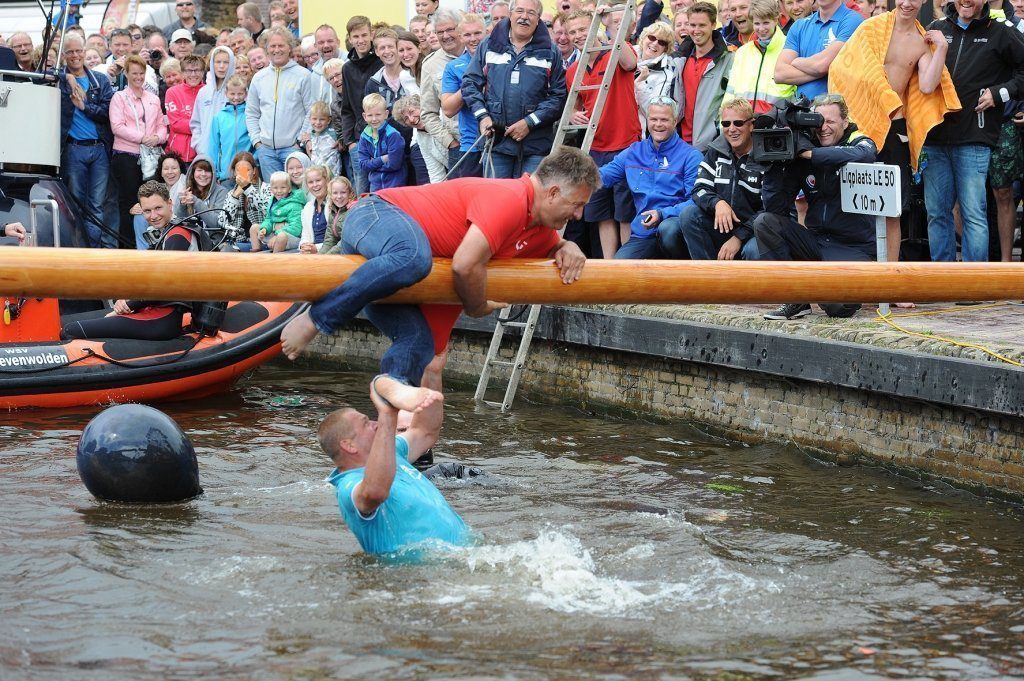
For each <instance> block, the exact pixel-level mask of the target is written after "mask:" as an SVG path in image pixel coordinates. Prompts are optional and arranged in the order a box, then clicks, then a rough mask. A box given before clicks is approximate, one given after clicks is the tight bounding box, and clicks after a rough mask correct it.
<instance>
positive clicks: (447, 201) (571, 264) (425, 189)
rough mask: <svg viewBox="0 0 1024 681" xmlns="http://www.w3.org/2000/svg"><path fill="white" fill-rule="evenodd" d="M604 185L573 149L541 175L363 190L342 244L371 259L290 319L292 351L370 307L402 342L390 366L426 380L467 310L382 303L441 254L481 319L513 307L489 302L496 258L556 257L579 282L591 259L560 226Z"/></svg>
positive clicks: (391, 351) (543, 167)
mask: <svg viewBox="0 0 1024 681" xmlns="http://www.w3.org/2000/svg"><path fill="white" fill-rule="evenodd" d="M600 186H601V176H600V174H599V173H598V171H597V166H595V165H594V162H593V161H592V160H591V159H590V157H588V156H587V155H586V154H584V153H583V152H582V151H580V150H579V149H573V148H571V147H564V146H563V147H558V148H557V149H555V150H554V151H552V152H551V154H550V155H549V156H547V157H546V158H545V159H544V160H543V161H541V163H540V165H539V166H538V167H537V170H536V172H534V174H533V175H524V176H523V177H521V178H519V179H515V180H495V179H484V178H476V177H473V178H462V179H458V180H449V181H447V182H440V183H437V184H430V185H422V186H418V187H400V188H394V189H384V190H381V191H379V192H376V193H375V194H371V195H369V196H365V197H363V198H362V199H360V200H359V202H358V203H357V204H356V205H355V207H353V208H352V210H350V211H349V212H348V215H347V216H346V217H345V230H344V232H343V233H342V242H341V243H342V252H343V253H346V254H359V255H362V256H363V257H365V258H367V261H366V262H365V263H364V264H362V265H361V266H359V268H358V269H356V271H355V272H353V273H352V276H350V277H349V278H348V280H347V281H345V283H343V284H342V285H341V286H339V287H338V288H336V289H334V290H333V291H331V292H330V293H328V294H327V295H326V296H324V298H323V299H321V300H318V301H317V302H315V303H314V304H313V305H312V307H310V309H309V311H308V312H306V313H303V314H301V315H299V316H298V317H296V318H295V319H293V320H292V321H291V322H289V323H288V325H287V326H285V328H284V330H283V331H282V332H281V342H282V344H283V349H284V353H285V355H287V357H288V358H289V359H295V358H296V357H298V355H299V353H300V352H302V350H303V348H305V347H306V345H308V344H309V343H310V342H311V341H312V340H313V338H315V337H316V334H317V333H318V332H319V333H325V334H330V333H333V332H334V331H336V330H338V329H339V328H341V327H342V326H344V325H345V324H346V323H348V322H349V321H350V320H351V319H353V318H354V317H355V316H356V315H357V314H358V313H359V311H360V310H362V309H364V308H365V310H366V316H367V318H368V319H369V320H370V321H371V322H373V324H374V325H375V326H376V327H377V328H378V329H380V330H381V331H382V332H384V333H385V334H386V335H387V336H388V337H389V338H391V341H392V345H391V347H390V348H388V350H387V352H385V353H384V357H383V358H382V359H381V372H382V373H384V374H387V375H389V376H391V377H392V378H394V379H396V380H398V381H399V382H400V383H404V384H405V385H407V386H414V385H416V384H417V383H418V382H419V379H420V377H421V376H422V375H423V369H424V367H426V366H427V364H428V363H429V362H430V360H431V359H432V358H433V356H434V354H435V342H434V336H435V335H438V336H439V337H443V338H445V339H446V338H447V334H448V333H449V332H450V331H451V326H452V325H454V323H455V319H456V318H457V317H458V315H457V314H455V315H440V316H438V317H435V316H434V315H432V322H433V323H432V324H431V323H428V322H427V319H426V318H425V316H424V313H423V310H422V309H421V308H420V306H418V305H378V304H373V301H375V300H380V299H382V298H386V297H388V296H390V295H391V294H393V293H395V292H396V291H398V290H400V289H403V288H405V287H407V286H412V285H413V284H415V283H416V282H418V281H420V280H421V279H423V278H424V277H426V276H427V275H428V274H429V273H430V268H431V265H432V260H431V258H432V257H438V258H451V259H452V271H453V274H454V277H455V291H456V293H457V294H458V296H459V299H460V300H461V301H462V305H463V308H464V309H465V312H466V314H468V315H470V316H471V317H483V316H485V315H488V314H490V313H491V312H493V311H494V310H497V309H500V308H502V307H504V306H505V304H504V303H498V302H494V301H492V300H488V299H487V263H488V261H490V260H491V259H492V258H554V260H555V264H556V265H557V266H558V268H559V271H560V273H561V278H562V281H563V282H564V283H566V284H571V283H572V282H574V281H576V280H577V279H579V277H580V273H581V271H582V270H583V264H584V262H585V261H586V258H585V257H584V255H583V253H582V252H581V251H580V249H579V247H577V246H576V244H574V243H572V242H571V241H566V240H564V239H562V238H561V237H560V236H559V235H558V232H557V230H560V229H562V228H563V227H565V223H566V222H568V221H569V220H570V219H572V218H576V219H579V217H580V216H581V215H582V213H583V206H585V205H586V204H587V201H589V200H590V196H591V194H592V193H593V192H594V190H595V189H596V188H598V187H600ZM435 307H436V306H435ZM454 307H456V308H457V306H454ZM432 327H433V328H432Z"/></svg>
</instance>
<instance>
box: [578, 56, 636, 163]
mask: <svg viewBox="0 0 1024 681" xmlns="http://www.w3.org/2000/svg"><path fill="white" fill-rule="evenodd" d="M627 47H629V49H631V50H633V52H634V53H635V52H636V50H635V49H633V46H632V45H628V46H627ZM611 54H612V52H611V50H608V51H606V52H602V53H601V54H600V55H599V56H598V58H597V61H595V62H594V65H593V66H591V67H589V68H587V71H586V73H584V74H583V83H582V84H583V85H600V84H601V80H602V79H603V78H604V73H605V71H606V70H607V68H608V60H609V59H610V58H611ZM582 60H583V57H581V58H580V59H578V60H576V61H575V62H574V63H573V64H572V66H570V67H569V68H568V69H567V70H566V72H565V82H566V85H567V86H568V87H571V86H572V80H573V78H575V77H576V68H577V66H579V63H580V61H582ZM598 92H599V90H584V91H582V92H580V101H581V102H582V104H583V110H584V111H586V112H587V116H591V115H593V112H594V105H595V104H596V103H597V93H598ZM637 108H638V105H637V103H636V89H635V87H634V85H633V72H632V71H627V70H626V69H624V68H622V67H621V66H619V65H618V64H616V68H615V75H613V76H612V84H611V86H610V87H609V88H608V96H607V97H605V100H604V109H602V110H601V120H600V121H599V122H598V124H597V131H596V132H595V133H594V142H593V144H591V145H590V148H591V149H592V150H594V151H621V150H623V149H625V148H626V147H628V146H629V145H630V144H632V143H633V142H637V141H639V140H640V119H639V118H638V117H637V115H636V111H637Z"/></svg>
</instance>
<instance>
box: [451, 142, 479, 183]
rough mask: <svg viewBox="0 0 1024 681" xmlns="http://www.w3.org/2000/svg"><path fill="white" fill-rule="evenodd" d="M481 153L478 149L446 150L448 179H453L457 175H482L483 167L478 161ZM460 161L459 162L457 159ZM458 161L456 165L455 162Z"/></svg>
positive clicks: (457, 176)
mask: <svg viewBox="0 0 1024 681" xmlns="http://www.w3.org/2000/svg"><path fill="white" fill-rule="evenodd" d="M463 156H465V157H466V158H462V157H463ZM482 156H483V154H481V153H480V152H479V151H460V150H459V149H449V150H448V179H449V180H454V179H456V178H459V177H483V176H484V167H483V164H482V163H481V162H480V160H481V158H482ZM460 160H461V161H462V162H461V163H459V161H460ZM457 163H458V167H457V168H456V167H455V164H457Z"/></svg>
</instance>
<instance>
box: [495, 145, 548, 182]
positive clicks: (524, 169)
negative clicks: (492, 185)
mask: <svg viewBox="0 0 1024 681" xmlns="http://www.w3.org/2000/svg"><path fill="white" fill-rule="evenodd" d="M543 160H544V155H543V154H533V155H532V156H512V155H510V154H501V153H498V152H497V151H495V152H493V153H492V154H491V161H492V162H493V163H494V175H491V177H498V178H504V179H506V180H514V179H515V178H517V177H521V176H522V174H523V173H532V172H533V171H534V170H536V169H537V166H539V165H540V162H541V161H543Z"/></svg>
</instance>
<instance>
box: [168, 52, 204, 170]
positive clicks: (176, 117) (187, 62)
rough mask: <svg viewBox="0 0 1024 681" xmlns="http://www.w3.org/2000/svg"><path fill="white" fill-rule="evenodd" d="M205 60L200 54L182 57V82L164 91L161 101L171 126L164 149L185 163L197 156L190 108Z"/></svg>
mask: <svg viewBox="0 0 1024 681" xmlns="http://www.w3.org/2000/svg"><path fill="white" fill-rule="evenodd" d="M205 68H206V62H204V61H203V58H202V57H199V56H197V55H194V54H190V55H188V56H187V57H183V58H182V60H181V71H182V74H183V75H184V77H185V80H184V82H182V83H178V84H177V85H175V86H174V87H172V88H170V89H169V90H168V91H167V95H166V96H165V97H164V101H165V102H166V104H167V124H168V125H169V126H170V129H171V131H170V140H169V141H168V142H167V149H168V150H170V151H173V152H174V153H176V154H177V155H178V156H180V157H181V160H182V161H184V162H185V164H186V165H187V164H189V163H191V162H192V159H194V158H195V157H196V150H195V149H193V148H192V129H191V128H190V127H189V122H190V121H191V120H192V111H193V109H195V105H196V97H197V96H198V95H199V91H200V90H201V89H202V88H203V73H204V69H205Z"/></svg>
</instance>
